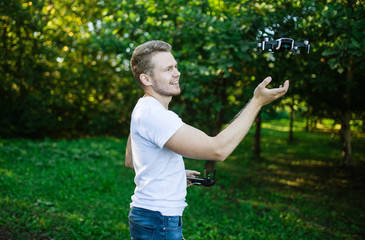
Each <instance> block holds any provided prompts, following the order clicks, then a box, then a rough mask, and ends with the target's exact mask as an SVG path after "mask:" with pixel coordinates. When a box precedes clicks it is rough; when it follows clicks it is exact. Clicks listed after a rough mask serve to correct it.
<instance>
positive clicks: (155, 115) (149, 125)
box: [140, 108, 184, 148]
mask: <svg viewBox="0 0 365 240" xmlns="http://www.w3.org/2000/svg"><path fill="white" fill-rule="evenodd" d="M183 125H184V122H183V121H182V120H181V118H180V117H179V116H178V115H177V114H176V113H174V112H173V111H169V110H166V109H163V108H161V109H158V110H156V109H155V111H151V112H150V113H149V114H148V117H147V118H144V119H143V122H141V125H140V134H141V135H142V136H143V137H144V138H146V139H148V140H149V141H151V142H153V143H155V144H156V145H157V146H158V147H159V148H163V146H164V145H165V143H166V142H167V141H168V140H169V139H170V138H171V137H172V135H174V134H175V132H176V131H177V130H178V129H179V128H180V127H181V126H183ZM142 126H143V127H142Z"/></svg>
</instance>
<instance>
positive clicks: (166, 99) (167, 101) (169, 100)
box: [144, 91, 172, 109]
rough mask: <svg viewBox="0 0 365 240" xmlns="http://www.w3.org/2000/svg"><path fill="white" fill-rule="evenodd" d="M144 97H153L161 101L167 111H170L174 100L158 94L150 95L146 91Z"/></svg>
mask: <svg viewBox="0 0 365 240" xmlns="http://www.w3.org/2000/svg"><path fill="white" fill-rule="evenodd" d="M144 97H153V98H155V99H156V100H157V101H159V102H160V103H161V104H162V106H164V107H165V108H166V109H169V103H170V102H171V100H172V97H171V96H161V95H159V94H156V93H148V92H146V91H145V94H144Z"/></svg>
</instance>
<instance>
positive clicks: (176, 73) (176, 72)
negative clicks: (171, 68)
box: [174, 68, 181, 77]
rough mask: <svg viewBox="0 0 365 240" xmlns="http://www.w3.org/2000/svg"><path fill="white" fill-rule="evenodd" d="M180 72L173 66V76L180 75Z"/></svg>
mask: <svg viewBox="0 0 365 240" xmlns="http://www.w3.org/2000/svg"><path fill="white" fill-rule="evenodd" d="M180 75H181V73H180V72H179V70H178V69H177V68H175V72H174V77H180Z"/></svg>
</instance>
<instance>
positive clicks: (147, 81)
mask: <svg viewBox="0 0 365 240" xmlns="http://www.w3.org/2000/svg"><path fill="white" fill-rule="evenodd" d="M139 80H141V82H142V83H143V85H145V86H151V85H152V80H151V77H150V76H149V75H147V74H144V73H142V74H141V75H139Z"/></svg>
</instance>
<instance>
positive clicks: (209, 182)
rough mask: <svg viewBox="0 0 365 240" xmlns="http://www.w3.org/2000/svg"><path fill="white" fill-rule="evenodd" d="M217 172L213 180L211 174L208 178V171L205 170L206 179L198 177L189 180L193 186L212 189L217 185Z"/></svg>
mask: <svg viewBox="0 0 365 240" xmlns="http://www.w3.org/2000/svg"><path fill="white" fill-rule="evenodd" d="M215 172H216V171H215V170H214V172H213V178H210V174H208V176H207V170H206V169H204V178H198V177H187V179H188V180H189V181H190V182H191V184H192V185H199V186H204V187H210V186H213V185H214V184H215Z"/></svg>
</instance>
